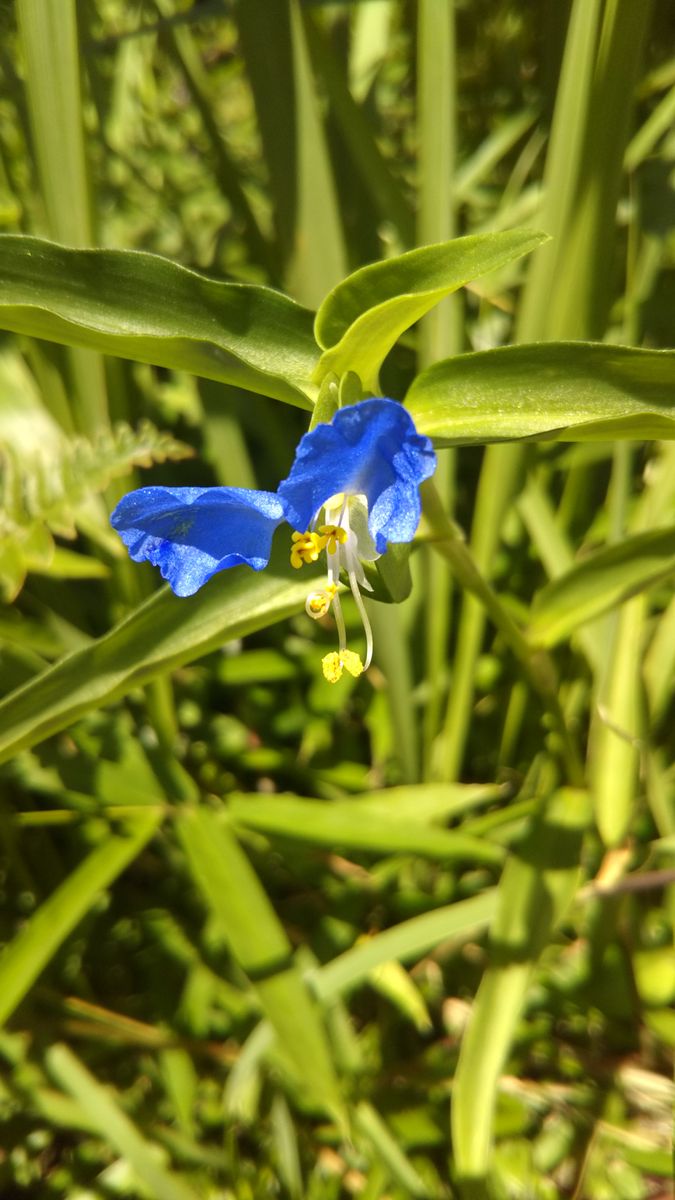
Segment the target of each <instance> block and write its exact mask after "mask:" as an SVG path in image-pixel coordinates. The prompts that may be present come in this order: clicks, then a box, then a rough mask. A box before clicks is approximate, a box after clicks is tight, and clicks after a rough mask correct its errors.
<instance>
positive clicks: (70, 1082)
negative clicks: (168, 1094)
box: [45, 1043, 196, 1200]
mask: <svg viewBox="0 0 675 1200" xmlns="http://www.w3.org/2000/svg"><path fill="white" fill-rule="evenodd" d="M45 1061H46V1064H47V1068H48V1070H49V1071H50V1073H51V1074H52V1075H53V1076H54V1078H55V1079H56V1080H57V1082H58V1083H59V1084H60V1085H61V1087H62V1088H64V1090H65V1091H67V1092H68V1094H69V1095H70V1096H71V1097H72V1098H73V1099H74V1100H75V1101H77V1103H78V1104H79V1105H80V1106H81V1108H82V1109H83V1110H84V1112H85V1113H87V1114H88V1116H89V1117H90V1118H91V1121H92V1123H93V1124H94V1125H95V1126H96V1128H97V1129H98V1133H99V1136H100V1137H102V1138H103V1139H104V1141H105V1142H106V1143H109V1144H110V1145H112V1146H114V1148H115V1150H116V1151H117V1153H118V1154H121V1155H122V1157H123V1158H125V1159H126V1160H127V1162H128V1163H129V1165H130V1166H131V1167H132V1168H133V1170H134V1171H135V1172H136V1174H137V1175H138V1177H139V1179H141V1180H142V1181H143V1183H144V1184H145V1185H146V1187H147V1189H148V1193H149V1195H151V1196H161V1197H162V1200H196V1193H195V1192H194V1191H193V1190H192V1188H191V1187H189V1186H188V1185H187V1183H185V1182H184V1181H183V1180H182V1179H181V1178H180V1176H178V1175H176V1174H175V1173H174V1172H173V1171H171V1170H169V1169H168V1168H167V1167H165V1166H164V1165H163V1162H162V1155H161V1154H159V1153H158V1148H157V1147H156V1146H155V1145H154V1144H153V1143H152V1142H148V1141H146V1139H145V1138H144V1137H143V1135H142V1133H141V1132H140V1130H138V1129H137V1127H136V1126H135V1125H134V1123H133V1121H132V1120H131V1119H130V1118H129V1117H128V1116H127V1114H126V1113H125V1112H124V1109H123V1108H122V1106H121V1104H120V1103H119V1101H118V1100H117V1098H116V1095H115V1093H114V1092H113V1091H112V1090H111V1089H110V1088H107V1087H104V1085H103V1084H102V1083H99V1081H98V1080H97V1079H96V1078H95V1076H94V1075H92V1074H91V1073H90V1072H89V1071H88V1070H87V1068H86V1067H85V1066H84V1064H83V1063H82V1062H80V1059H79V1058H77V1057H76V1055H74V1054H73V1052H72V1050H69V1049H68V1047H67V1046H65V1045H63V1043H57V1044H56V1045H55V1046H51V1047H50V1049H49V1050H48V1051H47V1054H46V1056H45Z"/></svg>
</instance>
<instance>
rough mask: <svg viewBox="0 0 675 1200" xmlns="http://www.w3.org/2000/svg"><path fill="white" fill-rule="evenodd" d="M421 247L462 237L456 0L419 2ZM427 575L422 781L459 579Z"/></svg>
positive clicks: (446, 307)
mask: <svg viewBox="0 0 675 1200" xmlns="http://www.w3.org/2000/svg"><path fill="white" fill-rule="evenodd" d="M417 141H418V149H417V198H418V199H417V244H418V245H419V246H424V245H431V244H433V243H438V242H446V241H450V239H451V238H453V237H454V236H455V235H456V233H457V219H456V218H457V215H456V211H455V204H456V190H455V182H456V180H455V175H456V158H457V62H456V42H455V8H454V0H449V2H448V3H447V4H438V3H437V0H420V3H419V6H418V10H417ZM463 315H464V305H463V297H462V293H461V292H459V293H456V294H455V295H453V296H448V297H447V298H446V299H445V300H444V301H442V302H441V304H439V305H438V306H437V308H435V309H434V310H433V311H432V312H430V313H428V314H427V315H426V316H425V317H424V319H423V321H422V322H421V323H420V326H419V332H418V343H417V360H418V365H419V367H420V368H424V367H427V366H430V365H431V363H433V362H437V361H438V360H439V359H442V358H449V357H450V356H452V355H454V354H459V353H460V352H461V350H462V349H463V329H462V325H463ZM455 465H456V464H455V461H454V456H453V454H452V452H451V451H449V452H448V453H447V454H443V455H441V456H440V458H439V463H438V468H437V472H436V486H437V487H438V490H439V492H440V494H441V496H442V497H443V501H444V503H445V504H446V505H447V509H448V512H450V513H452V511H453V500H454V497H453V492H454V474H455ZM425 571H426V576H427V578H426V597H425V609H426V629H425V678H426V682H427V686H428V689H429V694H428V699H427V702H426V706H425V710H424V724H423V742H424V746H423V760H424V761H423V775H424V777H425V778H428V777H429V772H430V767H431V753H432V746H433V741H434V738H435V736H436V733H437V731H438V724H439V719H440V712H441V704H442V700H443V685H444V681H445V679H446V676H447V652H448V634H449V629H450V619H451V614H452V607H451V606H452V579H451V576H450V573H449V571H448V568H447V566H446V564H445V563H442V562H439V560H438V559H437V558H436V556H435V555H433V554H431V553H428V554H427V559H426V563H425Z"/></svg>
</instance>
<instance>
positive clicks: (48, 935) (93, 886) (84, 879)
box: [0, 811, 160, 1024]
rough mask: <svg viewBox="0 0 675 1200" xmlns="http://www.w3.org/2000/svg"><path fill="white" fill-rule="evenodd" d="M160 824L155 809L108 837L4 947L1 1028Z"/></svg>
mask: <svg viewBox="0 0 675 1200" xmlns="http://www.w3.org/2000/svg"><path fill="white" fill-rule="evenodd" d="M159 821H160V814H159V813H158V812H157V811H155V812H144V813H142V814H141V815H139V816H138V817H137V818H134V821H133V823H131V822H130V823H129V826H128V831H127V832H126V833H124V834H122V833H120V834H110V836H109V837H107V838H106V840H105V842H104V843H103V844H101V845H100V846H97V847H96V849H95V850H92V852H91V854H90V855H89V856H88V857H87V858H85V859H84V861H83V862H81V863H80V865H79V866H78V867H76V868H75V870H74V871H72V872H71V874H70V875H68V876H67V877H66V878H65V880H64V881H63V883H62V884H60V885H59V887H58V888H57V889H56V891H55V892H53V893H52V894H51V896H49V898H48V899H47V900H45V902H44V904H42V905H41V906H40V908H39V909H38V910H37V912H36V913H35V914H34V916H32V917H31V919H30V921H28V922H27V924H26V925H25V926H24V928H23V929H22V930H21V932H20V933H19V934H17V936H16V937H15V938H14V940H13V941H11V942H10V943H9V945H8V946H7V947H6V948H5V951H4V953H3V955H2V957H1V958H0V1024H3V1023H4V1022H5V1021H6V1020H7V1018H8V1017H9V1016H11V1014H12V1013H13V1011H14V1009H15V1008H16V1006H17V1004H19V1003H20V1002H21V1000H22V999H23V997H24V996H25V995H26V992H27V991H28V989H29V988H30V987H32V985H33V983H34V982H35V980H36V979H37V977H38V975H39V974H40V972H41V971H42V970H43V969H44V967H45V966H46V965H47V963H48V962H49V960H50V959H51V958H52V956H53V955H54V954H55V952H56V950H58V948H59V946H60V945H61V943H62V942H63V941H64V939H65V938H66V937H67V936H68V934H69V933H71V932H72V930H73V929H74V928H75V926H76V925H77V924H78V922H79V921H81V920H82V918H83V917H84V915H85V914H86V913H87V912H88V910H89V909H90V908H91V905H92V903H93V901H94V899H95V897H96V896H98V895H99V893H100V892H102V891H104V890H105V888H107V887H109V886H110V884H111V883H112V882H113V881H114V880H115V879H116V878H117V876H118V875H119V874H120V873H121V872H122V871H123V870H124V868H125V867H126V866H128V864H129V863H130V862H132V861H133V859H134V858H136V856H137V855H138V854H139V852H140V851H141V850H142V849H143V846H144V845H145V844H146V842H148V841H149V839H150V838H151V837H152V835H153V833H154V832H155V829H156V828H157V825H158V824H159Z"/></svg>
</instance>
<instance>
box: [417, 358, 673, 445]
mask: <svg viewBox="0 0 675 1200" xmlns="http://www.w3.org/2000/svg"><path fill="white" fill-rule="evenodd" d="M406 406H407V407H408V408H409V410H410V412H411V414H412V416H413V417H414V420H415V424H416V425H417V428H418V429H419V430H420V432H421V433H426V434H428V435H429V436H430V437H432V438H434V440H435V441H436V443H437V445H452V444H453V443H455V444H456V443H461V442H496V441H504V440H510V439H511V438H527V437H530V438H534V437H539V438H542V437H545V438H557V439H560V440H563V441H586V440H608V439H609V438H673V437H675V352H673V351H670V350H633V349H630V348H629V347H627V346H606V345H600V344H596V343H592V342H591V343H581V342H557V343H556V342H550V343H540V344H535V345H531V346H507V347H502V348H500V349H498V350H484V351H479V352H478V353H476V354H462V355H460V356H459V357H458V358H452V359H447V360H446V361H445V362H440V363H437V364H436V365H435V366H433V367H429V369H428V370H426V371H423V372H422V374H421V375H418V377H417V379H415V380H414V382H413V384H412V386H411V388H410V390H409V392H408V395H407V397H406Z"/></svg>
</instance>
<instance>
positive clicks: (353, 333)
mask: <svg viewBox="0 0 675 1200" xmlns="http://www.w3.org/2000/svg"><path fill="white" fill-rule="evenodd" d="M544 241H546V234H543V233H537V232H535V231H533V230H531V229H509V230H507V231H506V232H504V233H481V234H474V235H473V236H471V237H464V238H456V239H455V240H454V241H452V242H442V243H440V244H439V245H436V246H422V247H421V248H420V249H418V250H409V251H408V252H407V254H401V255H399V257H398V258H388V259H386V260H384V261H383V262H377V263H372V264H371V265H370V266H367V267H362V268H361V270H359V271H355V272H354V274H353V275H349V276H348V277H347V279H344V280H343V281H342V283H339V284H338V285H337V287H335V288H333V290H332V292H329V293H328V295H327V296H326V298H325V300H324V301H323V303H322V304H321V306H320V308H319V311H318V312H317V314H316V321H315V325H314V333H315V336H316V340H317V342H318V343H319V345H320V346H321V347H322V348H323V350H324V353H323V354H322V356H321V359H320V362H319V364H318V366H317V368H316V373H315V380H316V381H317V382H319V383H320V382H321V380H322V379H323V378H324V376H325V375H327V374H328V373H329V372H331V371H333V372H335V374H336V375H343V374H344V373H345V371H354V372H355V373H356V374H357V375H358V376H360V378H361V380H362V382H363V386H364V389H365V390H366V391H371V392H374V393H377V391H378V387H379V385H378V372H379V370H380V367H381V365H382V363H383V362H384V359H385V358H386V356H387V354H388V353H389V351H390V350H391V348H392V346H393V345H394V343H395V342H396V341H397V340H398V338H399V337H400V336H401V334H402V333H404V332H405V330H406V329H409V328H410V326H411V325H414V323H415V321H419V319H420V317H423V316H424V314H425V313H427V312H429V311H430V309H432V308H433V307H434V305H436V304H438V303H439V301H440V300H442V299H443V297H444V296H448V295H450V293H451V292H455V291H457V289H458V288H460V287H462V286H463V285H464V284H465V283H469V282H470V281H471V280H473V279H477V278H478V276H479V275H487V273H488V272H489V271H494V270H496V269H497V268H498V267H503V266H505V265H506V264H507V263H510V262H512V261H513V260H514V259H516V258H520V257H521V255H523V254H527V253H529V251H531V250H534V249H535V248H536V247H537V246H539V245H541V243H542V242H544Z"/></svg>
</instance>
